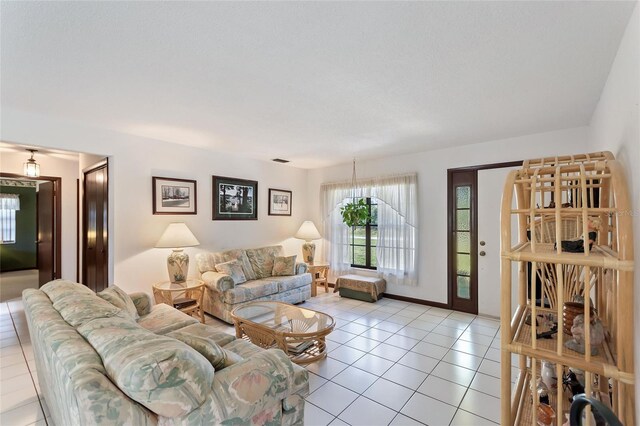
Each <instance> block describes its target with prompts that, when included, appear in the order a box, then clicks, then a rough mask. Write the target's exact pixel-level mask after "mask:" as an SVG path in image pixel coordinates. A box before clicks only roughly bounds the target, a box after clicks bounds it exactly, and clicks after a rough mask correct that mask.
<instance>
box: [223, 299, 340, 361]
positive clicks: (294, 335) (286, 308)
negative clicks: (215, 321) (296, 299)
mask: <svg viewBox="0 0 640 426" xmlns="http://www.w3.org/2000/svg"><path fill="white" fill-rule="evenodd" d="M231 318H232V319H233V323H234V325H235V328H236V337H237V338H239V339H240V338H243V337H244V338H247V339H248V340H250V341H251V343H253V344H255V345H257V346H260V347H262V348H265V349H266V348H273V347H276V348H280V349H282V350H283V351H284V352H285V353H286V354H287V355H288V356H289V358H290V359H291V361H293V362H295V363H296V364H309V363H311V362H314V361H318V360H320V359H322V358H325V357H326V356H327V344H326V342H325V337H326V336H327V335H328V334H329V333H331V332H332V331H333V328H334V326H335V321H334V320H333V318H332V317H331V316H330V315H327V314H324V313H322V312H318V311H314V310H311V309H305V308H300V307H297V306H294V305H290V304H288V303H283V302H254V303H248V304H246V305H243V306H240V307H238V308H236V309H234V310H233V312H231Z"/></svg>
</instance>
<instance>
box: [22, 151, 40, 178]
mask: <svg viewBox="0 0 640 426" xmlns="http://www.w3.org/2000/svg"><path fill="white" fill-rule="evenodd" d="M27 151H29V152H30V153H31V158H29V159H28V160H27V161H26V162H25V163H24V175H25V176H28V177H38V176H40V164H38V163H36V160H35V159H34V158H33V154H35V153H36V152H38V150H37V149H27Z"/></svg>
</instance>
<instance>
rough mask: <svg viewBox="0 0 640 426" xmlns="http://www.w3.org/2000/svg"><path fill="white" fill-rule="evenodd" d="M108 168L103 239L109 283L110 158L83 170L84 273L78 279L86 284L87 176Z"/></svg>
mask: <svg viewBox="0 0 640 426" xmlns="http://www.w3.org/2000/svg"><path fill="white" fill-rule="evenodd" d="M102 168H104V169H106V172H107V191H106V194H105V203H106V205H107V224H106V225H107V238H106V239H105V240H104V241H103V245H104V250H105V253H106V258H107V268H106V274H107V283H108V282H109V281H110V276H109V241H110V237H111V236H110V234H109V232H110V231H109V217H110V215H111V211H110V208H109V188H110V187H111V183H110V179H109V159H108V158H105V159H104V160H101V161H98V162H97V163H95V164H93V165H91V166H89V167H86V168H84V169H83V170H82V237H81V238H82V271H81V275H82V281H80V280H78V282H80V283H82V284H84V285H85V286H86V285H87V284H86V278H87V277H86V265H87V259H86V250H87V239H86V238H87V235H86V232H87V212H86V211H85V206H86V202H87V201H86V198H87V188H86V176H87V174H88V173H91V172H94V171H96V170H99V169H102ZM79 181H80V179H78V182H79ZM107 285H108V284H107Z"/></svg>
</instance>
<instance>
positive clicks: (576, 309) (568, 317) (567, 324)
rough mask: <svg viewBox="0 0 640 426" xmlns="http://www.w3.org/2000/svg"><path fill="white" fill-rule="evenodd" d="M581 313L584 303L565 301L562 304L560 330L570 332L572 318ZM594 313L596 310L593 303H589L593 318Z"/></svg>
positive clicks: (582, 312)
mask: <svg viewBox="0 0 640 426" xmlns="http://www.w3.org/2000/svg"><path fill="white" fill-rule="evenodd" d="M583 300H584V299H583ZM581 314H584V303H581V302H565V303H564V305H562V330H564V332H565V334H571V327H573V320H574V319H575V317H576V316H578V315H581ZM595 314H596V310H595V309H593V305H591V317H592V318H593V317H594V316H595Z"/></svg>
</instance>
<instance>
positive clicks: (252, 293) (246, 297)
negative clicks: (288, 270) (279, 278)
mask: <svg viewBox="0 0 640 426" xmlns="http://www.w3.org/2000/svg"><path fill="white" fill-rule="evenodd" d="M277 292H278V283H277V282H270V281H267V280H253V281H247V282H246V283H244V284H242V285H239V286H238V287H235V288H232V289H230V290H227V291H225V292H224V293H222V300H223V301H224V302H225V303H228V304H229V305H235V304H236V303H242V302H249V301H251V300H254V299H257V298H259V297H264V296H269V295H271V294H275V293H277Z"/></svg>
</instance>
